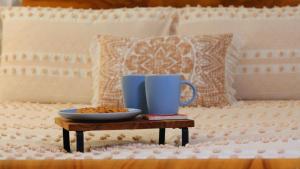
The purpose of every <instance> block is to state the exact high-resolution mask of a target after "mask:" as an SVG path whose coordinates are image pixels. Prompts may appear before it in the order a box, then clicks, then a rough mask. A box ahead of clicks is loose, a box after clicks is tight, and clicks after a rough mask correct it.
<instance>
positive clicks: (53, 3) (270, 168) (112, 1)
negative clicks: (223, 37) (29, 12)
mask: <svg viewBox="0 0 300 169" xmlns="http://www.w3.org/2000/svg"><path fill="white" fill-rule="evenodd" d="M298 4H300V0H23V5H24V6H41V7H73V8H93V9H111V8H121V7H153V6H173V7H183V6H186V5H190V6H196V5H201V6H213V7H216V6H219V5H223V6H229V5H233V6H241V5H243V6H245V7H259V8H261V7H273V6H287V5H290V6H295V5H298ZM7 168H17V169H29V168H30V169H31V168H48V169H56V168H64V169H69V168H78V169H80V168H86V169H88V168H106V169H112V168H114V169H117V168H122V169H127V168H128V169H141V168H143V169H150V168H151V169H165V168H171V169H177V168H189V169H194V168H195V169H233V168H236V169H300V158H299V159H207V160H195V159H189V160H176V159H168V160H155V159H153V160H150V159H149V160H44V161H41V160H32V161H28V160H20V161H19V160H16V161H10V160H7V161H0V169H7Z"/></svg>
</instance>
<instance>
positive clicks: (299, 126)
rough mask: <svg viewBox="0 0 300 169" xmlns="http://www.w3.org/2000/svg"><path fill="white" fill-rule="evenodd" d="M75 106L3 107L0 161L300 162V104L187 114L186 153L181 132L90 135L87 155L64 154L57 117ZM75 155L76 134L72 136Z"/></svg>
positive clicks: (191, 110) (253, 105)
mask: <svg viewBox="0 0 300 169" xmlns="http://www.w3.org/2000/svg"><path fill="white" fill-rule="evenodd" d="M79 106H83V105H71V104H35V103H16V102H10V103H0V159H129V158H136V159H145V158H158V159H165V158H173V159H174V158H178V159H179V158H180V159H181V158H182V159H185V158H199V159H206V158H233V157H235V158H236V157H238V158H255V157H263V158H283V157H284V158H295V157H296V158H299V157H300V101H260V102H239V103H238V104H236V105H234V106H231V107H226V108H222V109H220V108H185V109H181V113H186V114H188V115H189V117H190V118H191V119H194V120H195V123H196V126H195V127H194V128H191V129H190V144H188V145H187V146H186V147H181V146H179V145H180V138H181V131H180V130H179V129H167V130H166V143H167V144H166V145H164V146H160V145H157V142H158V129H157V130H152V129H148V130H128V131H127V130H126V131H125V130H121V131H94V132H85V149H86V151H87V152H86V153H77V152H75V151H73V152H74V153H65V152H64V150H63V148H62V131H61V128H59V127H58V126H56V125H55V124H54V117H56V116H57V111H58V110H59V109H62V108H69V107H79ZM71 142H72V149H73V150H74V149H75V138H74V133H73V132H72V133H71Z"/></svg>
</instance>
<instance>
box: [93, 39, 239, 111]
mask: <svg viewBox="0 0 300 169" xmlns="http://www.w3.org/2000/svg"><path fill="white" fill-rule="evenodd" d="M232 41H233V35H232V34H221V35H210V36H206V35H203V36H183V37H180V36H163V37H150V38H126V37H116V36H110V35H103V36H101V35H99V36H98V37H97V43H95V44H94V45H93V48H92V49H93V50H91V51H92V57H93V59H95V60H94V61H93V71H92V75H93V90H94V95H93V100H92V103H93V104H94V105H109V106H119V105H122V104H123V97H122V88H121V78H122V76H123V75H127V74H177V73H179V74H181V75H182V77H183V79H185V80H189V81H191V82H192V83H193V84H194V85H195V86H196V88H197V92H198V93H197V94H198V97H197V99H196V101H194V103H193V104H192V106H207V107H210V106H224V105H227V104H231V103H233V102H234V101H235V98H234V94H235V90H234V89H233V88H232V84H233V71H234V70H235V67H236V63H237V61H238V47H237V45H235V43H234V42H233V43H232ZM189 94H190V92H189V90H188V89H187V88H186V89H184V90H183V92H182V97H183V99H187V98H189V97H190V96H189Z"/></svg>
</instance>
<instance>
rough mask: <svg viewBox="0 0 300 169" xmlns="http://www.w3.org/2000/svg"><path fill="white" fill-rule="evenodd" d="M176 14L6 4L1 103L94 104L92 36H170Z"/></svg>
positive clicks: (167, 10)
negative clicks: (7, 6)
mask: <svg viewBox="0 0 300 169" xmlns="http://www.w3.org/2000/svg"><path fill="white" fill-rule="evenodd" d="M174 12H175V11H174V10H173V9H171V8H133V9H125V8H122V9H113V10H81V9H64V8H27V7H13V8H6V9H5V11H3V13H2V17H3V48H2V49H3V50H2V51H3V53H2V56H1V67H0V93H1V95H0V101H31V102H42V103H52V102H63V103H68V102H72V103H90V101H91V98H92V77H91V74H92V73H91V71H92V70H91V67H92V63H91V57H90V56H89V48H90V43H91V41H92V40H93V38H94V37H95V36H96V35H98V34H110V35H117V36H130V37H131V36H136V37H147V36H163V35H169V33H171V30H174V28H173V26H172V25H174V24H173V23H172V22H173V15H174Z"/></svg>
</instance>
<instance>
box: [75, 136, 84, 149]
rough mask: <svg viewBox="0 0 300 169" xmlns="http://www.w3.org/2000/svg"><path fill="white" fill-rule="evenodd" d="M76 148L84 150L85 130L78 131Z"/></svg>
mask: <svg viewBox="0 0 300 169" xmlns="http://www.w3.org/2000/svg"><path fill="white" fill-rule="evenodd" d="M76 148H77V151H79V152H82V153H83V152H84V139H83V131H76Z"/></svg>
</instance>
